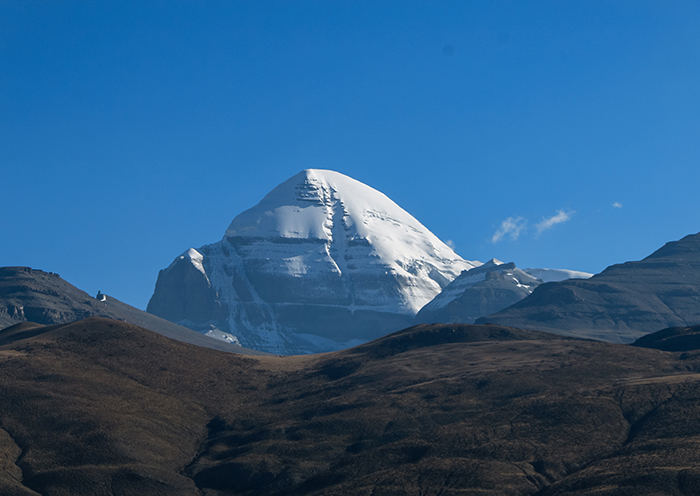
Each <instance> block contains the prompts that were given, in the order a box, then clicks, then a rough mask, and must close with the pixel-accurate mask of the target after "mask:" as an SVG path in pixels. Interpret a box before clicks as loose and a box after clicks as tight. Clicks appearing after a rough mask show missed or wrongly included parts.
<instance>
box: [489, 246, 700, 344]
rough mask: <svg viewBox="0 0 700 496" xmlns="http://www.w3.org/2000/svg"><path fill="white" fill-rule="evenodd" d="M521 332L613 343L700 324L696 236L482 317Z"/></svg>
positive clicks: (552, 285)
mask: <svg viewBox="0 0 700 496" xmlns="http://www.w3.org/2000/svg"><path fill="white" fill-rule="evenodd" d="M477 322H480V323H486V322H492V323H497V324H501V325H511V326H517V327H522V328H526V329H540V330H546V331H551V332H563V333H568V334H573V335H577V336H583V337H590V338H596V339H603V340H606V341H614V342H631V341H633V340H634V339H636V338H638V337H640V336H642V335H644V334H647V333H649V332H654V331H656V330H658V329H663V328H666V327H672V326H673V327H677V326H689V325H694V324H698V323H700V234H694V235H690V236H686V237H684V238H683V239H681V240H679V241H674V242H671V243H667V244H666V245H664V246H663V247H662V248H660V249H659V250H657V251H656V252H654V253H652V254H651V255H649V256H648V257H646V258H645V259H644V260H641V261H639V262H627V263H624V264H618V265H612V266H610V267H608V268H607V269H605V270H604V271H603V272H601V273H600V274H597V275H595V276H593V277H592V278H590V279H571V280H567V281H562V282H553V283H546V284H542V285H540V286H539V287H537V289H535V290H534V292H533V293H532V294H531V295H530V296H528V297H527V298H525V299H524V300H522V301H520V302H518V303H516V304H515V305H513V306H511V307H509V308H507V309H505V310H502V311H500V312H497V313H495V314H492V315H489V316H488V317H483V318H481V319H479V320H478V321H477Z"/></svg>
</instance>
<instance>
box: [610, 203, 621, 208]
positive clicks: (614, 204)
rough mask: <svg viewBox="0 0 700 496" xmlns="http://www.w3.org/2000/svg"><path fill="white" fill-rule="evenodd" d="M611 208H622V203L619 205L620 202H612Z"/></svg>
mask: <svg viewBox="0 0 700 496" xmlns="http://www.w3.org/2000/svg"><path fill="white" fill-rule="evenodd" d="M612 206H613V208H622V203H620V202H613V204H612Z"/></svg>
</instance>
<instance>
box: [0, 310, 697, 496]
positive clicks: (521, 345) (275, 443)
mask: <svg viewBox="0 0 700 496" xmlns="http://www.w3.org/2000/svg"><path fill="white" fill-rule="evenodd" d="M698 379H700V354H698V353H687V354H686V355H685V356H683V358H682V359H681V357H680V356H679V355H676V354H672V353H667V352H662V351H658V350H649V349H643V348H637V347H631V346H624V345H613V344H607V343H600V342H592V341H583V340H573V339H568V338H564V337H561V336H552V335H548V334H544V333H537V332H529V331H521V330H516V329H510V328H505V327H500V326H465V325H441V326H430V325H422V326H416V327H413V328H411V329H408V330H406V331H402V332H399V333H395V334H392V335H390V336H387V337H385V338H382V339H380V340H377V341H375V342H372V343H368V344H366V345H363V346H360V347H357V348H354V349H351V350H347V351H344V352H335V353H329V354H325V355H311V356H297V357H270V356H263V357H252V356H242V355H236V354H231V353H222V352H219V351H215V350H210V349H206V348H199V347H193V346H191V345H188V344H185V343H181V342H178V341H174V340H170V339H167V338H164V337H162V336H159V335H157V334H155V333H152V332H148V331H145V330H143V329H141V328H138V327H136V326H133V325H129V324H126V323H123V322H116V321H112V320H107V319H98V318H91V319H87V320H83V321H79V322H75V323H72V324H67V325H59V326H48V327H42V328H37V327H33V328H32V327H31V326H26V325H23V326H18V327H15V328H14V329H8V330H6V331H4V332H0V395H1V397H2V398H3V401H2V402H0V493H1V494H10V495H30V494H32V495H33V494H43V495H47V496H55V495H68V494H70V495H112V494H127V495H128V494H162V495H165V494H168V495H194V494H202V495H223V494H249V495H252V494H290V495H291V494H319V495H320V494H331V495H332V494H338V495H340V494H373V493H374V494H397V495H398V494H416V495H417V494H428V495H430V494H435V495H437V494H442V495H457V494H460V495H461V494H493V495H535V494H537V495H555V494H576V495H592V494H596V495H599V494H605V495H623V494H632V493H634V494H669V495H671V494H673V495H691V494H697V491H698V489H700V485H699V484H700V470H699V469H698V468H697V467H698V466H700V449H699V448H700V444H699V441H700V429H698V426H699V425H700V381H698Z"/></svg>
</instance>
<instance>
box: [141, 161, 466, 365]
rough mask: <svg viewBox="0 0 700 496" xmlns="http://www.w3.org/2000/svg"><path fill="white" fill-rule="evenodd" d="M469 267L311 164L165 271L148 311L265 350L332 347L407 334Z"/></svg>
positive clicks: (389, 205) (351, 183)
mask: <svg viewBox="0 0 700 496" xmlns="http://www.w3.org/2000/svg"><path fill="white" fill-rule="evenodd" d="M476 265H480V263H479V262H469V261H466V260H463V259H462V258H460V257H459V256H458V255H457V254H456V253H454V251H452V249H451V248H449V247H448V246H447V245H445V244H444V243H443V242H442V241H440V240H439V239H438V238H437V237H436V236H435V235H434V234H432V233H431V232H430V231H429V230H428V229H426V228H425V227H424V226H423V225H422V224H420V222H418V221H417V220H416V219H415V218H413V217H412V216H411V215H410V214H408V213H407V212H406V211H404V210H403V209H402V208H401V207H399V206H398V205H396V204H395V203H394V202H393V201H391V200H390V199H389V198H388V197H386V196H385V195H384V194H382V193H381V192H379V191H377V190H375V189H373V188H370V187H369V186H367V185H365V184H362V183H360V182H359V181H356V180H354V179H351V178H349V177H347V176H344V175H342V174H340V173H337V172H333V171H327V170H317V169H309V170H305V171H302V172H301V173H299V174H297V175H295V176H293V177H292V178H290V179H289V180H287V181H285V182H284V183H282V184H281V185H279V186H277V187H276V188H275V189H274V190H272V191H271V192H270V193H269V194H268V195H267V196H265V198H263V199H262V201H261V202H260V203H259V204H258V205H256V206H254V207H253V208H251V209H249V210H247V211H245V212H243V213H241V214H240V215H238V216H237V217H236V218H235V219H234V220H233V221H232V222H231V225H230V226H229V228H228V229H227V231H226V233H225V235H224V238H223V239H222V240H221V241H219V242H217V243H214V244H210V245H206V246H203V247H201V248H198V249H194V248H191V249H189V250H187V251H186V252H185V253H184V254H183V255H181V256H179V257H178V258H176V260H175V261H174V262H173V263H172V264H171V265H170V266H169V267H168V268H166V269H164V270H162V271H161V272H160V274H159V276H158V281H157V283H156V288H155V291H154V294H153V297H152V298H151V301H150V302H149V304H148V311H149V312H152V313H154V314H156V315H159V316H161V317H163V318H167V319H168V320H172V321H174V322H178V323H181V324H182V325H186V326H188V327H191V328H193V329H196V330H199V331H202V332H205V331H208V330H210V329H219V330H222V331H225V332H230V333H232V334H234V335H236V336H237V337H238V338H239V339H240V341H241V343H242V344H243V345H245V346H249V347H253V348H257V349H262V350H265V351H271V352H276V353H285V354H289V353H298V352H309V351H322V350H328V349H338V348H341V347H344V346H347V345H348V344H351V343H358V342H362V341H367V340H369V339H372V338H374V337H377V336H380V335H382V334H385V333H386V332H388V331H391V330H396V329H399V328H401V327H405V326H406V325H408V324H409V323H410V322H411V321H412V318H413V316H414V315H415V314H416V312H418V310H419V309H420V308H421V307H422V306H423V305H425V304H426V303H427V302H428V301H430V300H431V299H432V298H433V297H434V296H435V295H437V294H438V293H439V292H440V291H441V289H442V288H443V287H444V286H446V285H447V284H448V283H449V282H450V281H452V279H454V278H455V277H456V276H457V275H458V274H459V273H460V272H461V271H462V270H464V269H468V268H472V267H474V266H476Z"/></svg>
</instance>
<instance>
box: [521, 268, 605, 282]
mask: <svg viewBox="0 0 700 496" xmlns="http://www.w3.org/2000/svg"><path fill="white" fill-rule="evenodd" d="M523 270H525V272H527V273H528V274H532V275H533V276H535V277H536V278H537V279H540V280H541V281H542V282H559V281H564V280H565V279H588V278H591V277H593V274H590V273H588V272H581V271H580V270H569V269H523Z"/></svg>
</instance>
